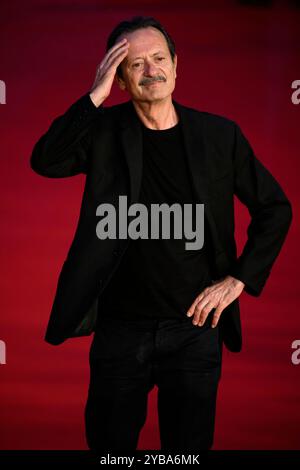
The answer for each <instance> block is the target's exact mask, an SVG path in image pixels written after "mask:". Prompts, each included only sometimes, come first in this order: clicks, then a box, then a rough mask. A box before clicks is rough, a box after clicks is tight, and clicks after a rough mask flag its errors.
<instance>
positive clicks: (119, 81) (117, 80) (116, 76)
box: [115, 74, 126, 91]
mask: <svg viewBox="0 0 300 470" xmlns="http://www.w3.org/2000/svg"><path fill="white" fill-rule="evenodd" d="M115 81H116V83H117V84H118V85H119V87H120V89H121V90H122V91H124V90H126V83H125V82H124V80H123V79H122V78H121V77H119V76H118V75H117V74H116V75H115Z"/></svg>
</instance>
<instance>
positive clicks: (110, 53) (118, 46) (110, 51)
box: [104, 38, 129, 59]
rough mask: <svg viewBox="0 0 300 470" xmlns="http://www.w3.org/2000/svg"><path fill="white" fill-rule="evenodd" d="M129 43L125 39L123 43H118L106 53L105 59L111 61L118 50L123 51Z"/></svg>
mask: <svg viewBox="0 0 300 470" xmlns="http://www.w3.org/2000/svg"><path fill="white" fill-rule="evenodd" d="M128 44H129V43H128V41H127V39H126V38H123V39H122V40H121V41H118V42H116V44H114V45H113V46H112V47H111V48H110V49H109V50H108V51H107V53H106V55H105V57H104V59H109V57H110V56H111V55H112V54H113V53H114V52H115V51H117V50H118V49H121V48H122V47H124V46H125V45H128Z"/></svg>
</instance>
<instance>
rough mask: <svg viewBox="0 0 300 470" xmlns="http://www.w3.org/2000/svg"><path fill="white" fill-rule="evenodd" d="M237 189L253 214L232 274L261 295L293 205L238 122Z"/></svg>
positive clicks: (235, 179)
mask: <svg viewBox="0 0 300 470" xmlns="http://www.w3.org/2000/svg"><path fill="white" fill-rule="evenodd" d="M233 158H234V173H235V174H234V192H235V194H236V196H237V197H238V199H239V200H240V201H241V202H242V203H243V204H245V205H246V206H247V209H248V211H249V213H250V216H251V221H250V224H249V226H248V228H247V237H248V238H247V241H246V244H245V246H244V248H243V251H242V253H241V255H240V257H239V258H238V260H237V261H236V263H235V264H234V266H233V267H232V268H231V269H230V271H229V274H230V275H231V276H233V277H234V278H236V279H239V280H240V281H242V282H244V284H245V287H244V290H245V291H246V292H247V293H248V294H250V295H253V296H259V295H260V293H261V291H262V289H263V287H264V285H265V282H266V280H267V278H268V276H269V274H270V271H271V268H272V266H273V264H274V262H275V260H276V258H277V256H278V254H279V252H280V250H281V247H282V245H283V243H284V240H285V238H286V236H287V233H288V230H289V227H290V225H291V221H292V216H293V214H292V207H291V203H290V201H289V200H288V199H287V197H286V195H285V193H284V192H283V190H282V188H281V187H280V185H279V183H278V182H277V181H276V180H275V178H274V177H273V176H272V175H271V173H270V172H269V171H268V170H267V169H266V168H265V167H264V166H263V164H262V163H261V162H260V161H259V160H258V159H257V158H256V157H255V155H254V152H253V150H252V148H251V146H250V144H249V142H248V141H247V139H246V138H245V136H244V135H243V133H242V131H241V129H240V128H239V126H237V125H235V146H234V153H233Z"/></svg>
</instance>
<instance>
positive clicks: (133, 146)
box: [120, 100, 228, 273]
mask: <svg viewBox="0 0 300 470" xmlns="http://www.w3.org/2000/svg"><path fill="white" fill-rule="evenodd" d="M172 101H173V105H174V107H175V109H176V110H177V112H178V115H179V118H180V121H181V125H182V131H183V142H184V147H185V152H186V157H187V163H188V170H189V173H190V177H191V181H192V187H193V193H194V196H195V201H196V203H203V204H204V216H205V221H206V222H204V223H207V224H208V226H209V229H210V234H211V236H212V241H213V246H214V251H215V256H216V262H217V265H219V266H218V267H219V269H218V270H219V271H220V272H221V273H223V271H224V272H225V271H226V269H227V267H228V259H227V255H226V253H225V251H224V249H223V248H222V246H221V243H220V240H219V236H218V231H217V227H216V224H215V220H214V217H213V214H212V212H211V210H210V205H209V191H208V184H209V183H208V181H209V180H208V165H207V159H208V158H209V153H208V151H207V148H206V140H205V135H204V129H203V124H202V123H201V121H200V119H199V118H198V119H196V117H195V116H194V112H191V111H190V110H189V109H188V108H187V107H185V106H183V105H180V104H179V103H178V102H176V101H175V100H172ZM192 113H193V114H192ZM120 125H121V140H122V144H123V148H124V152H125V158H126V161H127V165H128V170H129V176H130V192H131V194H130V204H133V203H135V202H138V200H139V193H140V187H141V180H142V162H143V159H142V151H143V147H142V145H143V144H142V128H141V125H142V123H141V122H140V120H139V117H138V116H137V113H136V111H135V108H134V105H133V103H132V101H131V100H130V101H127V102H126V103H124V107H123V114H122V118H121V123H120Z"/></svg>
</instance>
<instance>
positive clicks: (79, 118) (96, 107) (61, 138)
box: [30, 38, 129, 178]
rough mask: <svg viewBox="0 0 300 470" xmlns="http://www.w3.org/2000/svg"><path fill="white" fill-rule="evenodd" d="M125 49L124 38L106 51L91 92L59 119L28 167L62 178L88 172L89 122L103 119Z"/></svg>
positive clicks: (47, 133) (49, 130)
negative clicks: (106, 102) (105, 105)
mask: <svg viewBox="0 0 300 470" xmlns="http://www.w3.org/2000/svg"><path fill="white" fill-rule="evenodd" d="M128 47H129V43H128V41H127V40H126V39H125V38H124V39H122V40H121V41H118V42H117V43H116V44H115V45H114V46H112V47H111V48H110V49H109V50H108V51H107V53H106V54H105V56H104V58H103V60H102V61H101V63H100V64H99V65H98V67H97V71H96V77H95V80H94V83H93V86H92V89H91V90H90V92H89V93H86V94H85V95H83V96H82V97H81V98H80V99H79V100H77V101H76V102H75V103H74V104H73V105H72V106H71V107H70V108H69V109H68V110H67V111H66V112H65V113H64V114H63V115H61V116H58V117H57V118H56V119H55V120H54V121H53V122H52V124H51V126H50V128H49V129H48V131H47V132H46V133H45V134H44V135H42V137H41V138H40V139H39V140H38V142H37V143H36V144H35V146H34V148H33V152H32V155H31V158H30V166H31V168H32V169H33V170H34V171H35V172H36V173H38V174H39V175H42V176H48V177H49V178H62V177H65V176H73V175H77V174H78V173H86V172H87V165H88V150H89V148H90V145H91V127H92V123H93V121H94V120H95V119H99V118H104V114H105V108H104V107H103V102H104V101H105V100H106V98H107V97H108V96H109V94H110V91H111V87H112V84H113V81H114V78H115V74H116V70H117V67H118V66H119V64H120V63H121V62H122V60H123V59H124V58H125V57H126V55H127V53H128Z"/></svg>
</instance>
